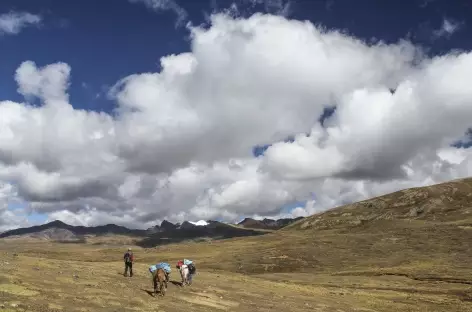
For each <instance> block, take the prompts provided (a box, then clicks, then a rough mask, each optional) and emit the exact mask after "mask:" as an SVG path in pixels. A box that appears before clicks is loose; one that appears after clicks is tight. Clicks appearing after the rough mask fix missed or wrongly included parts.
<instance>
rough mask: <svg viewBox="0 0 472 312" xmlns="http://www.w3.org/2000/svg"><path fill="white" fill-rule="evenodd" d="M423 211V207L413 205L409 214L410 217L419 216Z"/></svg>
mask: <svg viewBox="0 0 472 312" xmlns="http://www.w3.org/2000/svg"><path fill="white" fill-rule="evenodd" d="M422 212H423V208H421V207H413V208H411V209H410V212H409V214H408V215H409V216H410V217H417V216H418V215H419V214H421V213H422Z"/></svg>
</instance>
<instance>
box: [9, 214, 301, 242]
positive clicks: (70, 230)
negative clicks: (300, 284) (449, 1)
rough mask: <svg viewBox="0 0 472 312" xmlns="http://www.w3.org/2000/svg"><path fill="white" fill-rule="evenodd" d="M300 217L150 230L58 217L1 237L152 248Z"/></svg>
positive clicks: (258, 229) (251, 231) (247, 232)
mask: <svg viewBox="0 0 472 312" xmlns="http://www.w3.org/2000/svg"><path fill="white" fill-rule="evenodd" d="M299 219H300V218H295V219H279V220H273V219H264V220H261V221H258V220H255V219H250V218H246V219H244V220H243V221H241V222H240V223H238V224H228V223H223V222H219V221H212V220H208V221H204V220H200V221H198V222H189V221H185V222H183V223H176V224H174V223H172V222H169V221H167V220H164V221H162V223H161V224H160V225H156V226H154V227H151V228H149V229H147V230H140V229H129V228H127V227H124V226H119V225H116V224H106V225H100V226H92V227H87V226H73V225H69V224H66V223H64V222H62V221H59V220H56V221H53V222H49V223H46V224H43V225H37V226H32V227H27V228H18V229H14V230H10V231H6V232H4V233H0V238H36V239H47V240H53V241H59V242H84V241H85V239H86V237H87V236H102V235H126V236H134V237H137V238H141V241H140V242H139V243H138V245H141V246H143V247H149V246H155V245H158V244H166V243H174V242H180V241H184V240H196V239H222V238H231V237H241V236H254V235H261V234H265V233H267V230H278V229H281V228H282V227H284V226H286V225H289V224H291V223H293V222H295V221H298V220H299Z"/></svg>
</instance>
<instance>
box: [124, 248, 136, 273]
mask: <svg viewBox="0 0 472 312" xmlns="http://www.w3.org/2000/svg"><path fill="white" fill-rule="evenodd" d="M123 260H124V261H125V272H124V273H123V275H124V276H128V269H129V276H130V277H133V262H134V255H133V253H132V252H131V248H128V251H127V252H125V255H124V256H123Z"/></svg>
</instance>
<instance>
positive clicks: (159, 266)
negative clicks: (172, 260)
mask: <svg viewBox="0 0 472 312" xmlns="http://www.w3.org/2000/svg"><path fill="white" fill-rule="evenodd" d="M156 269H157V270H159V269H163V270H164V271H166V272H167V273H170V272H171V270H172V269H171V268H170V264H169V263H167V262H160V263H158V264H156Z"/></svg>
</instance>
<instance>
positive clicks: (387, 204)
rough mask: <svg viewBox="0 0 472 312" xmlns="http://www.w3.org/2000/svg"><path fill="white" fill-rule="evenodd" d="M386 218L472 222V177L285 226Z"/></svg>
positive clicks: (336, 225) (346, 224)
mask: <svg viewBox="0 0 472 312" xmlns="http://www.w3.org/2000/svg"><path fill="white" fill-rule="evenodd" d="M382 220H391V221H393V220H417V221H429V222H433V223H434V222H441V223H443V224H447V223H457V224H462V225H464V226H468V225H472V178H467V179H460V180H454V181H450V182H446V183H441V184H436V185H432V186H428V187H418V188H411V189H405V190H402V191H398V192H395V193H391V194H387V195H384V196H379V197H375V198H372V199H368V200H364V201H361V202H357V203H354V204H350V205H345V206H341V207H337V208H335V209H332V210H329V211H327V212H324V213H320V214H315V215H313V216H311V217H308V218H305V219H303V220H301V221H298V222H295V223H293V224H291V225H288V226H287V227H285V228H284V230H297V229H298V230H305V229H312V230H327V229H352V228H356V227H362V226H365V225H366V224H368V223H372V222H373V221H382Z"/></svg>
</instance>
